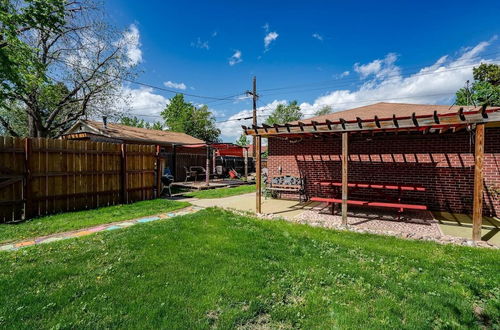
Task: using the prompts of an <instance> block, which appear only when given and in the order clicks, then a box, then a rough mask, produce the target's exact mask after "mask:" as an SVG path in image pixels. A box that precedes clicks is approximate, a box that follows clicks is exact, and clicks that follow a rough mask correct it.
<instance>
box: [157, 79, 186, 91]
mask: <svg viewBox="0 0 500 330" xmlns="http://www.w3.org/2000/svg"><path fill="white" fill-rule="evenodd" d="M163 85H164V86H165V87H169V88H175V89H182V90H185V89H186V88H187V86H186V84H184V83H182V82H181V83H176V82H173V81H170V80H169V81H165V82H164V83H163Z"/></svg>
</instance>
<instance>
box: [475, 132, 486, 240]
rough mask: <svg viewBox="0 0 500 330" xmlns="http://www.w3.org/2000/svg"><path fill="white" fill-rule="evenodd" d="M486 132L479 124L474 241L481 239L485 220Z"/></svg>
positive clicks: (476, 149)
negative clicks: (484, 168) (484, 167)
mask: <svg viewBox="0 0 500 330" xmlns="http://www.w3.org/2000/svg"><path fill="white" fill-rule="evenodd" d="M484 134H485V130H484V124H477V125H476V140H475V152H474V204H473V207H472V239H473V240H474V241H479V240H481V225H482V222H483V160H484Z"/></svg>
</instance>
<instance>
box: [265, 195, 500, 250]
mask: <svg viewBox="0 0 500 330" xmlns="http://www.w3.org/2000/svg"><path fill="white" fill-rule="evenodd" d="M257 216H258V217H260V218H262V219H269V220H272V219H282V220H286V221H290V222H295V223H301V224H307V225H310V226H316V227H324V228H332V229H337V230H349V231H353V232H358V233H371V234H378V235H390V236H396V237H401V238H406V239H415V240H423V241H433V242H437V243H440V244H456V245H463V246H475V247H486V248H493V249H497V248H498V247H497V246H495V245H493V244H490V243H488V242H485V241H473V240H471V239H467V238H463V237H454V236H448V235H443V233H442V232H441V230H440V228H439V225H438V222H437V221H436V220H434V218H433V217H432V214H431V213H430V212H422V211H410V210H408V211H405V212H404V213H403V214H402V216H401V218H400V219H399V220H398V219H397V212H396V211H395V210H384V209H372V208H370V209H366V208H354V207H350V208H349V213H348V219H347V226H344V225H342V222H341V220H342V217H341V216H340V215H338V214H335V215H332V214H331V209H330V208H329V207H328V206H327V205H326V204H320V205H318V206H316V207H314V208H312V209H311V210H307V211H304V212H303V213H301V214H299V215H297V216H295V217H294V218H281V217H280V216H278V215H275V214H257Z"/></svg>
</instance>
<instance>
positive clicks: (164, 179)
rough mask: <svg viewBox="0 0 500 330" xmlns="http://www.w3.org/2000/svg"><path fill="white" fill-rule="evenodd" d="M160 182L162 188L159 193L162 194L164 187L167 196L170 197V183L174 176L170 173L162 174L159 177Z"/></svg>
mask: <svg viewBox="0 0 500 330" xmlns="http://www.w3.org/2000/svg"><path fill="white" fill-rule="evenodd" d="M161 183H163V188H162V190H161V193H160V195H161V194H163V191H164V190H165V188H166V189H167V190H168V197H172V190H171V189H170V187H172V183H174V176H173V175H170V174H166V175H163V176H162V177H161Z"/></svg>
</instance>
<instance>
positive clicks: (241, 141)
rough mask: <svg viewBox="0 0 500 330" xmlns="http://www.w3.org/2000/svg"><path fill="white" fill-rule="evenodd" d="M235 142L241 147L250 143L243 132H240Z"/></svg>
mask: <svg viewBox="0 0 500 330" xmlns="http://www.w3.org/2000/svg"><path fill="white" fill-rule="evenodd" d="M236 144H237V145H239V146H241V147H246V146H247V145H249V144H250V141H249V140H248V137H247V136H246V135H245V134H241V135H240V137H239V138H238V139H237V140H236Z"/></svg>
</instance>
